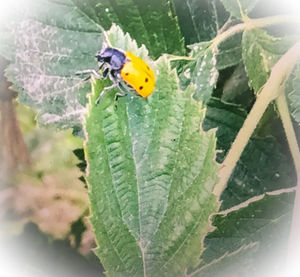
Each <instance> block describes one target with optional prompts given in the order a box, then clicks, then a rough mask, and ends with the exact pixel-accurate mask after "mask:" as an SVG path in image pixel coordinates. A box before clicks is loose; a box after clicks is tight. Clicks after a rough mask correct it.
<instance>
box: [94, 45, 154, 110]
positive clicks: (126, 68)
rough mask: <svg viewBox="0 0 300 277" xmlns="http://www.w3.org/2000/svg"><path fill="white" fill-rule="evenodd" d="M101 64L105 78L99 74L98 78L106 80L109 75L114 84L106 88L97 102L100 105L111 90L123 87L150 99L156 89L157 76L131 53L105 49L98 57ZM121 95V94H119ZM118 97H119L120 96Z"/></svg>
mask: <svg viewBox="0 0 300 277" xmlns="http://www.w3.org/2000/svg"><path fill="white" fill-rule="evenodd" d="M96 58H97V60H98V63H99V70H100V69H101V68H102V67H104V68H105V69H104V71H103V77H101V76H100V75H99V74H98V73H97V75H96V77H98V78H106V77H107V75H108V76H109V78H110V79H111V80H112V82H113V84H112V85H111V86H109V87H106V88H104V90H103V91H102V92H101V93H100V96H99V97H98V99H97V100H96V104H98V103H99V102H100V101H101V99H102V97H103V96H104V95H105V93H106V92H107V91H109V90H110V89H112V88H114V87H116V86H119V87H120V88H121V90H122V89H123V88H124V87H123V85H125V86H126V87H129V88H130V89H131V90H133V91H134V93H135V94H137V95H139V96H141V97H144V98H146V97H148V96H149V95H151V94H152V92H153V90H154V87H155V76H154V72H153V70H152V69H151V68H150V67H149V66H148V65H147V63H145V62H144V61H143V60H142V59H140V58H139V57H137V56H135V55H134V54H132V53H131V52H129V51H126V52H124V51H122V50H120V49H117V48H113V47H105V48H104V49H102V50H101V51H99V52H98V53H97V55H96ZM119 95H121V94H119ZM119 95H117V96H119Z"/></svg>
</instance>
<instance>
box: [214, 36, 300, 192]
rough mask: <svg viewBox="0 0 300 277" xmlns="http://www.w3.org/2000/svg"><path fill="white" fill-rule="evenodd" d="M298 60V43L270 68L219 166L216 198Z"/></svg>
mask: <svg viewBox="0 0 300 277" xmlns="http://www.w3.org/2000/svg"><path fill="white" fill-rule="evenodd" d="M299 58H300V42H298V43H296V44H295V45H294V46H293V47H292V48H290V49H289V50H288V51H287V52H286V53H285V54H284V55H283V56H282V57H281V58H280V60H279V61H278V62H277V63H276V64H275V66H274V67H273V68H272V71H271V75H270V77H269V79H268V81H267V82H266V84H265V85H264V87H263V89H262V91H261V93H260V94H259V95H258V97H257V100H256V102H255V104H254V105H253V108H252V110H251V111H250V113H249V115H248V117H247V118H246V120H245V122H244V124H243V127H242V128H241V129H240V131H239V133H238V135H237V137H236V138H235V140H234V142H233V144H232V146H231V148H230V150H229V152H228V154H227V156H226V158H225V160H224V162H223V163H222V165H221V168H220V171H219V183H218V184H217V185H216V186H215V188H214V191H213V193H214V194H215V195H216V196H217V197H220V196H221V194H222V192H223V190H224V189H225V188H226V184H227V181H228V179H229V177H230V175H231V173H232V171H233V169H234V167H235V165H236V164H237V162H238V160H239V158H240V156H241V154H242V152H243V150H244V149H245V147H246V145H247V143H248V141H249V139H250V136H251V135H252V133H253V131H254V129H255V128H256V126H257V124H258V122H259V120H260V118H261V117H262V115H263V113H264V111H265V110H266V108H267V107H268V105H269V103H270V102H271V101H272V100H274V99H275V98H277V97H278V96H279V94H280V92H281V93H283V91H284V86H285V82H286V80H287V78H288V76H289V75H290V73H291V71H292V69H293V67H294V65H295V64H296V62H297V60H298V59H299ZM291 150H293V149H291ZM298 151H299V150H298ZM295 166H296V165H295Z"/></svg>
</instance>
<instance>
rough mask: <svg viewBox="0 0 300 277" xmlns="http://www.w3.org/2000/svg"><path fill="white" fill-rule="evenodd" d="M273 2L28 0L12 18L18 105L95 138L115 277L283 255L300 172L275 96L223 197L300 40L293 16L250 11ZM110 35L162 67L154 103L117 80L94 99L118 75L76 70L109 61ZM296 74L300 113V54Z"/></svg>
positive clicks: (89, 142)
mask: <svg viewBox="0 0 300 277" xmlns="http://www.w3.org/2000/svg"><path fill="white" fill-rule="evenodd" d="M21 2H22V1H21ZM261 2H263V0H256V1H249V0H230V1H223V0H213V1H206V0H205V1H193V0H182V1H179V0H172V1H149V0H139V1H137V0H129V1H125V2H124V1H119V0H116V1H101V2H100V1H94V0H92V1H77V0H59V1H54V0H42V1H27V3H26V5H24V6H25V8H24V11H22V12H21V10H20V9H18V8H16V11H15V12H16V13H15V15H14V20H10V21H8V23H7V24H6V28H1V30H0V33H1V35H2V37H3V38H4V40H5V44H3V45H2V46H1V47H0V53H1V54H2V55H4V56H6V57H7V58H8V59H9V60H10V62H11V64H10V65H9V66H8V68H7V70H6V76H7V77H8V79H9V80H10V81H11V82H12V83H13V88H14V89H16V90H17V91H18V92H19V101H20V102H22V103H24V104H26V105H28V106H30V107H32V108H34V109H36V110H37V111H38V121H39V123H40V124H43V125H47V126H55V127H56V128H58V129H66V128H73V132H74V134H76V135H80V136H82V137H83V136H84V137H85V144H84V154H85V159H86V162H87V163H86V162H85V161H84V159H83V155H82V154H83V153H82V150H80V149H77V150H75V151H74V153H75V155H76V156H77V157H79V159H80V163H78V164H77V165H78V167H79V168H80V169H81V170H82V171H84V170H86V174H87V175H86V180H87V186H88V193H89V199H90V209H91V218H90V219H91V223H92V225H93V230H94V235H95V238H96V241H97V244H98V248H97V249H96V251H95V252H96V254H97V255H98V256H99V258H100V261H101V263H102V264H103V266H104V268H105V270H106V274H107V276H122V277H123V276H151V277H152V276H154V277H155V276H199V277H200V276H234V275H232V272H233V268H236V272H235V273H236V276H249V272H251V273H253V274H255V276H262V270H263V268H264V265H266V266H267V267H268V266H269V264H268V262H266V264H264V261H262V258H261V257H263V256H268V257H269V258H270V259H269V261H272V262H273V261H274V260H275V259H273V258H274V256H276V255H277V257H282V259H284V257H285V254H286V253H285V252H284V249H283V248H284V247H282V246H286V245H287V240H286V239H287V236H288V232H289V226H290V225H289V224H290V220H291V210H292V203H293V197H294V193H293V189H291V188H292V187H293V186H294V185H295V171H294V169H293V166H292V165H291V156H290V153H289V149H288V146H287V144H286V143H282V141H283V139H284V133H283V130H282V126H281V123H280V121H279V120H278V116H277V114H276V110H274V109H273V107H272V106H270V108H269V109H268V110H267V112H266V113H265V117H264V118H263V120H261V122H260V124H259V128H258V130H257V131H256V132H255V133H254V135H253V136H252V137H251V138H249V141H248V144H247V146H245V149H244V150H245V151H244V152H243V154H242V156H241V157H240V159H239V161H238V162H236V163H235V164H234V165H236V167H235V169H234V171H233V173H232V175H231V178H230V179H229V181H228V183H227V187H226V188H225V190H224V191H222V192H223V193H222V194H218V195H215V194H214V193H213V192H214V189H215V188H216V186H217V185H218V181H219V180H218V174H219V168H222V163H223V162H224V158H225V157H228V153H230V152H229V150H230V149H232V148H231V145H232V143H233V141H234V140H235V138H236V135H237V133H238V132H239V130H240V129H241V127H242V125H243V123H244V122H245V119H246V118H249V117H248V113H249V111H250V110H251V108H252V105H253V103H254V102H255V101H256V99H257V100H259V98H260V95H261V93H262V91H263V89H264V86H265V84H266V82H267V81H268V80H270V74H271V71H272V69H273V68H274V65H276V63H277V62H278V61H279V60H280V59H281V58H282V57H283V55H284V54H285V53H286V52H287V51H288V50H289V49H290V48H291V47H292V46H293V45H294V44H295V43H296V42H297V41H298V40H299V34H297V33H296V31H295V32H292V34H285V33H284V34H283V33H280V29H276V28H277V24H281V23H287V22H295V20H294V19H293V18H289V16H283V17H281V16H278V15H279V14H280V11H277V12H275V15H276V16H274V17H272V18H270V17H266V16H269V15H270V14H267V12H266V13H265V14H264V15H263V16H264V17H265V18H262V19H261V21H259V20H258V21H257V20H256V21H255V20H252V19H251V16H252V15H256V14H258V11H257V8H256V5H260V4H261ZM23 4H24V3H23ZM20 7H23V6H22V5H20ZM45 7H47V9H45ZM260 12H261V11H260ZM273 12H274V11H273ZM16 15H19V16H16ZM248 16H249V17H248ZM16 18H18V19H17V20H16ZM258 22H259V23H258ZM270 25H274V26H273V27H272V29H266V28H265V27H268V26H270ZM275 25H276V26H275ZM104 30H106V31H105V33H104ZM274 30H275V32H274ZM104 40H107V41H106V42H109V43H110V44H111V45H112V46H114V47H118V48H121V49H125V50H130V51H132V52H133V53H135V54H136V55H137V56H140V57H141V58H143V59H144V60H145V61H146V62H147V63H148V64H149V65H150V67H151V68H153V70H154V72H155V75H156V87H155V91H154V93H153V94H152V95H151V96H150V97H149V98H148V99H142V98H139V97H138V96H135V95H133V94H129V95H127V96H125V97H122V98H119V99H118V100H117V101H115V100H114V96H115V94H116V93H117V92H118V90H117V89H114V90H112V91H110V92H109V93H107V94H106V95H105V97H104V98H103V99H102V101H101V102H100V104H99V105H95V104H94V103H95V99H96V98H97V97H98V95H99V93H100V91H101V90H102V89H103V88H104V87H106V86H108V85H109V84H110V81H109V80H97V81H95V80H94V78H91V80H87V78H86V76H84V75H83V74H76V73H78V71H82V70H86V69H96V68H97V63H96V61H95V59H94V55H95V53H96V52H97V51H99V50H100V49H101V47H102V44H103V42H104ZM164 53H167V54H169V55H165V54H164ZM176 55H178V56H176ZM179 55H181V56H179ZM184 55H185V56H184ZM180 59H181V60H184V61H180V62H174V60H180ZM285 77H286V78H288V77H290V78H289V80H287V85H286V91H287V94H288V96H289V102H290V103H289V104H290V107H291V112H292V115H293V117H294V119H295V120H296V121H297V122H299V121H300V120H299V101H298V99H299V97H298V94H299V89H298V88H299V64H298V65H297V66H296V67H295V69H294V71H293V73H292V74H291V76H289V75H287V76H285ZM285 81H286V80H285V79H284V80H283V82H282V84H283V85H284V84H285ZM225 101H227V102H225ZM228 102H230V103H228ZM76 147H77V148H78V146H76ZM294 150H295V149H294ZM292 151H293V150H292ZM57 160H58V161H59V158H58V159H57ZM218 163H220V164H221V166H218ZM58 164H59V163H58ZM43 166H45V164H44V163H43V164H42V163H41V167H43ZM77 177H79V176H76V178H77ZM219 177H220V176H219ZM274 191H275V192H274ZM74 220H75V218H74V219H72V220H71V221H74ZM79 227H80V226H79ZM279 237H281V238H282V240H278V239H277V238H279ZM75 240H76V241H77V242H78V241H79V238H78V237H75ZM281 248H282V249H281ZM273 254H274V255H273ZM276 263H277V262H276ZM239 264H240V265H241V266H238V265H239ZM277 265H278V268H279V267H280V266H282V264H281V263H279V262H278V263H277Z"/></svg>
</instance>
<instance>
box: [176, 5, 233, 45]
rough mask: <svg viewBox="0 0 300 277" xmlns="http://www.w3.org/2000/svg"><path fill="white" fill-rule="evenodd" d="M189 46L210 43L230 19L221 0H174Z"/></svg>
mask: <svg viewBox="0 0 300 277" xmlns="http://www.w3.org/2000/svg"><path fill="white" fill-rule="evenodd" d="M173 2H174V6H175V10H176V15H177V17H178V23H179V26H180V29H181V32H182V34H183V36H184V38H185V42H186V44H187V45H190V44H193V43H196V42H202V41H209V40H211V39H213V38H214V37H215V36H216V34H217V31H218V30H219V29H220V27H221V26H222V25H223V24H224V22H225V21H226V19H227V18H228V13H227V12H225V11H224V8H223V6H222V4H221V3H220V1H219V0H212V1H211V0H202V1H197V0H173Z"/></svg>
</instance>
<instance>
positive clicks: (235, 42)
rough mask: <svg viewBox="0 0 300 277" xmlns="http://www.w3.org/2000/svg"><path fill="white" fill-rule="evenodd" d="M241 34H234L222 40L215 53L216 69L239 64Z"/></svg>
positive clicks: (240, 58) (240, 57)
mask: <svg viewBox="0 0 300 277" xmlns="http://www.w3.org/2000/svg"><path fill="white" fill-rule="evenodd" d="M241 40H242V35H241V34H236V35H233V36H231V37H230V38H228V39H226V40H225V41H224V42H222V43H221V44H220V45H219V47H218V49H219V51H218V53H217V64H216V67H217V69H218V70H222V69H225V68H227V67H231V66H234V65H237V64H239V63H240V62H241V61H242V46H241Z"/></svg>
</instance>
